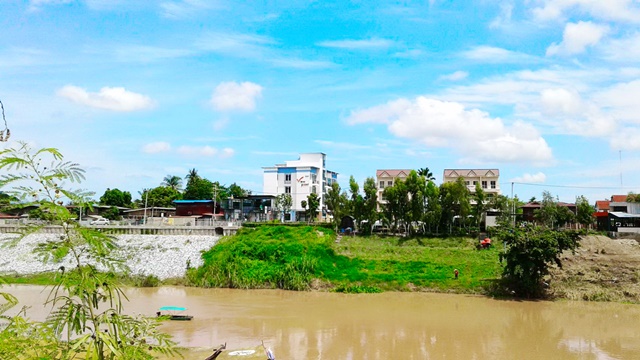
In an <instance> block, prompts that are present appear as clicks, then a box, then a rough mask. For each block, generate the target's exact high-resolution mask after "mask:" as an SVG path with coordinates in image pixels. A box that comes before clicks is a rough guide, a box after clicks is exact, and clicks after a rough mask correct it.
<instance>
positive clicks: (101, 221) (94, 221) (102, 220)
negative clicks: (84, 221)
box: [89, 218, 111, 225]
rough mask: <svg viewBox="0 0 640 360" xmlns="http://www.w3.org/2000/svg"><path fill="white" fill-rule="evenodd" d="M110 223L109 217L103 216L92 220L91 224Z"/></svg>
mask: <svg viewBox="0 0 640 360" xmlns="http://www.w3.org/2000/svg"><path fill="white" fill-rule="evenodd" d="M110 223H111V222H110V221H109V219H105V218H102V219H95V220H92V221H91V222H90V223H89V224H91V225H109V224H110Z"/></svg>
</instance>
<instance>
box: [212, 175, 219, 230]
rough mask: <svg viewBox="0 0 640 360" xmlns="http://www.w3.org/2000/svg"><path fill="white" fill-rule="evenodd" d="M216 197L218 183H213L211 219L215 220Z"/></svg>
mask: <svg viewBox="0 0 640 360" xmlns="http://www.w3.org/2000/svg"><path fill="white" fill-rule="evenodd" d="M217 198H218V185H216V184H215V183H214V184H213V221H214V222H215V221H216V199H217Z"/></svg>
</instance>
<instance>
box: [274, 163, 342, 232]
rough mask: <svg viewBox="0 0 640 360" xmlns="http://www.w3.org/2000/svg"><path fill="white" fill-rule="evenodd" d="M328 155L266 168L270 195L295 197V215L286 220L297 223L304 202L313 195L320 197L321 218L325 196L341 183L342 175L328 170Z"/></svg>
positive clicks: (290, 215)
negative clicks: (335, 184)
mask: <svg viewBox="0 0 640 360" xmlns="http://www.w3.org/2000/svg"><path fill="white" fill-rule="evenodd" d="M326 157H327V155H326V154H324V153H303V154H300V158H299V159H298V160H292V161H287V162H285V163H284V164H276V165H275V166H270V167H263V168H262V169H263V170H264V173H263V187H262V190H263V192H264V194H266V195H276V196H278V195H280V194H291V200H292V205H291V212H290V213H289V214H285V220H296V219H299V218H300V216H298V215H301V214H303V213H304V209H303V207H302V201H303V200H305V201H306V200H307V197H308V196H309V195H310V194H311V193H316V194H317V195H318V196H319V197H320V208H319V209H318V210H319V211H320V215H321V216H322V215H323V214H324V213H325V211H326V208H325V194H326V193H327V191H328V189H329V187H331V184H333V183H334V182H337V181H338V173H336V172H333V171H330V170H327V168H326Z"/></svg>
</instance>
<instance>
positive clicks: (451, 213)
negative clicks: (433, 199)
mask: <svg viewBox="0 0 640 360" xmlns="http://www.w3.org/2000/svg"><path fill="white" fill-rule="evenodd" d="M469 196H470V191H469V189H468V188H467V185H466V183H465V181H464V179H463V178H462V177H459V178H458V179H457V180H456V181H454V182H446V183H443V184H442V185H440V199H439V200H440V206H441V207H442V218H441V223H440V225H441V226H443V227H444V228H446V229H449V233H451V232H452V230H453V226H454V223H455V226H457V227H458V228H459V229H461V228H462V227H463V226H465V224H466V221H467V216H468V215H469V213H470V210H471V203H470V201H469Z"/></svg>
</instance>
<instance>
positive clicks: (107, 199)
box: [100, 189, 131, 207]
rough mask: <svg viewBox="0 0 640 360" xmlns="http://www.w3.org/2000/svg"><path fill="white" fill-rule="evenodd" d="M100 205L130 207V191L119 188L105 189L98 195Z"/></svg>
mask: <svg viewBox="0 0 640 360" xmlns="http://www.w3.org/2000/svg"><path fill="white" fill-rule="evenodd" d="M100 205H108V206H121V207H130V206H131V193H130V192H128V191H121V190H120V189H107V190H105V192H104V194H103V195H102V196H101V197H100Z"/></svg>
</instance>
